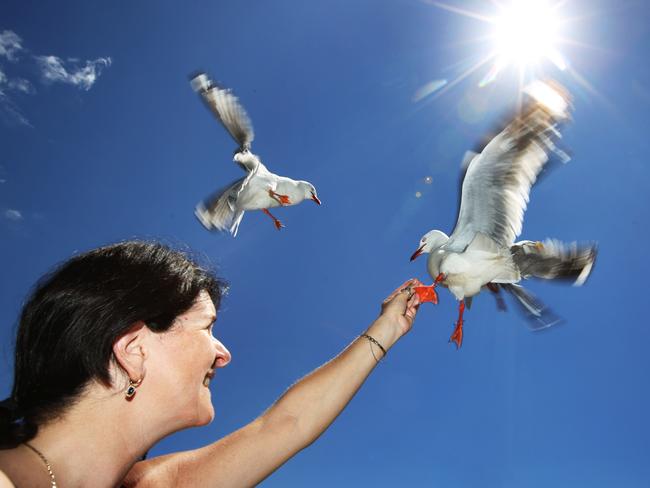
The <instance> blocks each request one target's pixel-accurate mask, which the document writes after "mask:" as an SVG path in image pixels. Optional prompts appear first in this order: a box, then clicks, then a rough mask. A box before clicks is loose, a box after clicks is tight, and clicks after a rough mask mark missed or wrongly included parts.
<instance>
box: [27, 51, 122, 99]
mask: <svg viewBox="0 0 650 488" xmlns="http://www.w3.org/2000/svg"><path fill="white" fill-rule="evenodd" d="M36 61H37V62H38V64H39V65H40V67H41V69H42V74H43V78H44V79H45V80H47V81H51V82H55V81H58V82H61V83H68V84H70V85H74V86H78V87H80V88H83V89H84V90H86V91H87V90H90V88H91V87H92V86H93V84H94V83H95V81H97V78H98V77H99V75H100V74H101V72H102V70H103V69H104V68H106V67H108V66H110V65H111V58H97V59H95V60H88V61H86V64H85V66H81V67H80V66H79V64H78V63H71V64H72V66H71V67H68V68H66V67H65V66H64V61H63V60H62V59H61V58H59V57H57V56H36Z"/></svg>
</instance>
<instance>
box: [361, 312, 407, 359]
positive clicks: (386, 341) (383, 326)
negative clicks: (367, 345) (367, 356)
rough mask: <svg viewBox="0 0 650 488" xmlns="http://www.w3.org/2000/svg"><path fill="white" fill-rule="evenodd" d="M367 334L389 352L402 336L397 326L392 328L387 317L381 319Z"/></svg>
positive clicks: (372, 325)
mask: <svg viewBox="0 0 650 488" xmlns="http://www.w3.org/2000/svg"><path fill="white" fill-rule="evenodd" d="M366 334H368V335H370V336H372V337H374V338H375V339H376V340H377V341H378V342H380V343H381V345H382V346H383V347H384V349H386V350H387V351H388V349H390V348H391V347H393V344H395V343H396V342H397V341H398V339H399V338H400V337H401V336H402V334H400V333H399V330H398V328H397V327H396V326H391V324H389V323H388V321H387V320H386V319H385V317H379V318H378V319H377V320H375V321H374V322H373V323H372V324H371V325H370V327H368V329H367V330H366Z"/></svg>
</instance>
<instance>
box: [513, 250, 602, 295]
mask: <svg viewBox="0 0 650 488" xmlns="http://www.w3.org/2000/svg"><path fill="white" fill-rule="evenodd" d="M510 253H511V254H512V257H513V260H514V262H515V264H516V265H517V267H518V268H519V271H520V272H521V275H522V277H524V278H530V277H534V278H541V279H546V280H571V281H573V284H574V285H575V286H580V285H582V284H584V283H585V281H586V280H587V278H589V275H590V274H591V271H592V269H593V265H594V262H595V261H596V255H597V254H598V250H597V248H596V246H595V245H589V246H579V245H578V244H576V243H575V242H572V243H570V244H565V243H562V242H560V241H558V240H555V239H548V240H546V241H544V242H533V241H521V242H516V243H515V244H513V245H512V246H511V247H510Z"/></svg>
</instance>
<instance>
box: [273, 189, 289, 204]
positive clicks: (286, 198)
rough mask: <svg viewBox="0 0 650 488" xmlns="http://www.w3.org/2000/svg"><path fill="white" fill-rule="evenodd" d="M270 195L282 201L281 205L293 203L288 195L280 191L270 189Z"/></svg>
mask: <svg viewBox="0 0 650 488" xmlns="http://www.w3.org/2000/svg"><path fill="white" fill-rule="evenodd" d="M269 196H270V197H271V198H274V199H276V200H277V201H278V202H280V205H291V200H289V196H288V195H280V194H279V193H275V192H274V191H273V190H269Z"/></svg>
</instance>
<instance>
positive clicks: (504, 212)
mask: <svg viewBox="0 0 650 488" xmlns="http://www.w3.org/2000/svg"><path fill="white" fill-rule="evenodd" d="M526 92H527V93H528V94H529V95H531V100H530V103H529V104H528V106H527V107H526V108H525V109H524V111H523V113H522V114H521V115H519V116H518V117H517V118H515V119H514V120H513V121H512V122H511V123H510V124H508V126H507V127H506V128H505V129H504V130H503V131H502V132H501V133H499V134H498V135H497V136H496V137H494V139H492V140H491V141H490V142H489V143H488V145H487V146H486V147H485V148H484V149H483V151H482V152H481V154H478V155H476V156H474V157H473V159H472V160H471V162H470V163H469V166H468V168H467V173H466V175H465V179H464V181H463V188H462V196H461V204H460V210H459V213H458V221H457V222H456V227H455V229H454V232H453V233H452V234H451V236H450V239H449V242H448V243H447V244H446V245H445V248H446V249H449V250H454V251H459V252H460V251H464V250H465V248H466V247H467V246H468V245H469V243H470V242H472V240H473V239H474V236H475V235H476V233H479V232H480V233H482V234H484V235H486V236H488V237H490V238H491V239H492V240H493V241H494V242H495V243H497V244H498V245H500V246H501V247H504V248H508V247H510V245H512V243H513V242H514V240H515V238H516V237H517V236H518V235H519V234H520V233H521V227H522V222H523V217H524V211H525V210H526V205H527V203H528V196H529V193H530V189H531V187H532V185H533V184H534V183H535V180H536V179H537V175H538V174H539V172H540V171H541V170H542V168H543V167H544V164H545V163H546V162H547V161H548V159H549V156H550V155H551V154H555V155H558V156H559V157H561V158H566V159H567V160H568V157H567V156H566V154H565V153H564V152H562V151H561V150H560V149H559V148H557V146H556V145H555V141H556V140H557V139H558V138H559V137H560V133H559V132H558V129H557V125H558V123H560V122H562V121H564V120H567V119H568V118H569V100H568V94H566V93H565V92H564V91H563V89H561V87H551V85H549V84H543V83H541V82H536V83H535V84H533V85H531V86H530V87H528V88H527V90H526Z"/></svg>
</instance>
